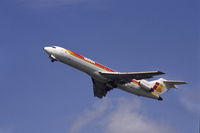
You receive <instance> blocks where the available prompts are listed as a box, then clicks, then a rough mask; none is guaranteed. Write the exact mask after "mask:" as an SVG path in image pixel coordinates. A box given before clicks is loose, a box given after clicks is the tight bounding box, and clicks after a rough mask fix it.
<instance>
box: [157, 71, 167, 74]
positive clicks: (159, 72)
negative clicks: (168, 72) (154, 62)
mask: <svg viewBox="0 0 200 133" xmlns="http://www.w3.org/2000/svg"><path fill="white" fill-rule="evenodd" d="M157 72H158V74H165V73H164V72H161V71H157Z"/></svg>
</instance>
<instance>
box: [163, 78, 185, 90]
mask: <svg viewBox="0 0 200 133" xmlns="http://www.w3.org/2000/svg"><path fill="white" fill-rule="evenodd" d="M163 82H164V83H165V84H166V86H167V88H169V89H170V88H177V87H176V86H175V85H182V84H187V82H184V81H170V80H167V81H163Z"/></svg>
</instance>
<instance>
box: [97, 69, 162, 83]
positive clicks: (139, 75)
mask: <svg viewBox="0 0 200 133" xmlns="http://www.w3.org/2000/svg"><path fill="white" fill-rule="evenodd" d="M100 74H101V75H102V76H104V77H106V78H109V79H113V80H123V81H124V82H130V81H131V80H132V79H136V80H140V79H148V78H152V77H153V76H156V75H161V74H165V73H163V72H160V71H149V72H100Z"/></svg>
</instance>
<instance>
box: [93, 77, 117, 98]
mask: <svg viewBox="0 0 200 133" xmlns="http://www.w3.org/2000/svg"><path fill="white" fill-rule="evenodd" d="M92 83H93V92H94V96H96V97H98V98H103V97H104V96H106V94H107V92H108V91H110V90H112V89H113V88H110V87H108V86H106V84H103V83H101V82H99V81H97V80H95V79H93V78H92Z"/></svg>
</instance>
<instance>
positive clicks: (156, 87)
mask: <svg viewBox="0 0 200 133" xmlns="http://www.w3.org/2000/svg"><path fill="white" fill-rule="evenodd" d="M163 87H164V85H163V84H160V83H158V82H156V83H155V85H154V86H153V89H154V90H156V91H157V92H159V93H162V88H163Z"/></svg>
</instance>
